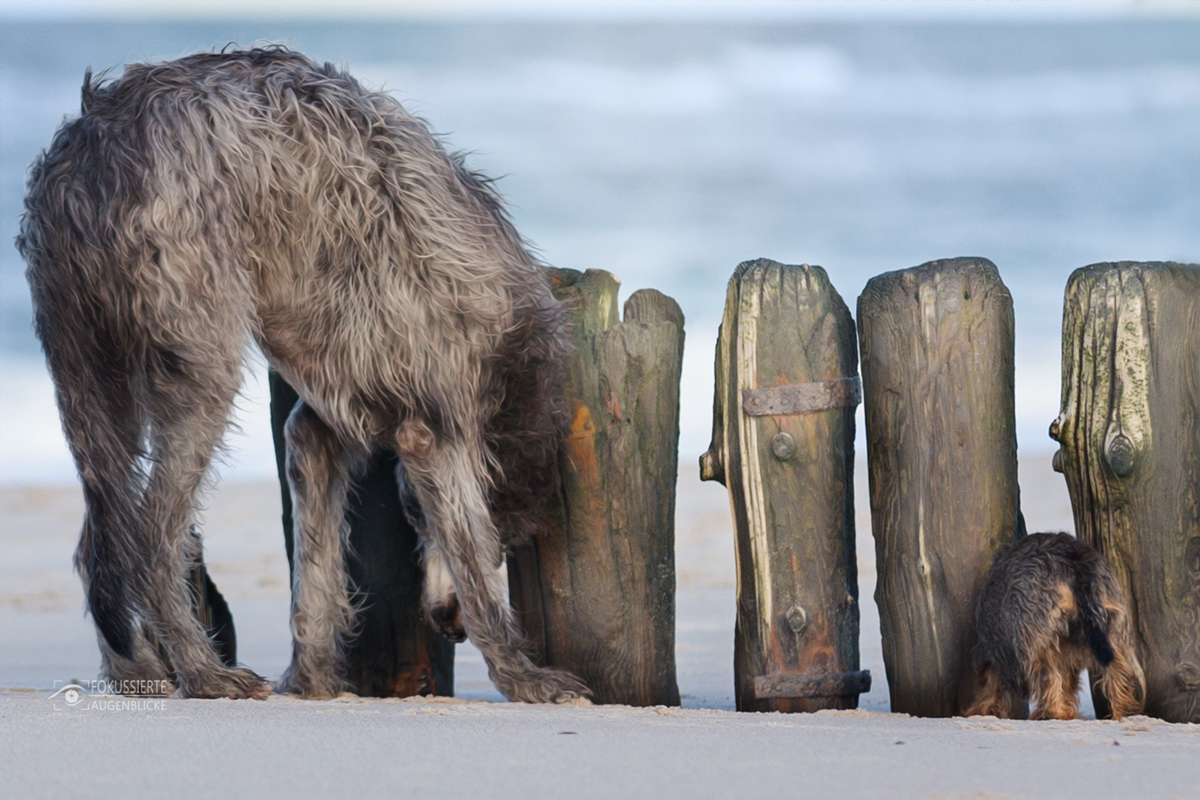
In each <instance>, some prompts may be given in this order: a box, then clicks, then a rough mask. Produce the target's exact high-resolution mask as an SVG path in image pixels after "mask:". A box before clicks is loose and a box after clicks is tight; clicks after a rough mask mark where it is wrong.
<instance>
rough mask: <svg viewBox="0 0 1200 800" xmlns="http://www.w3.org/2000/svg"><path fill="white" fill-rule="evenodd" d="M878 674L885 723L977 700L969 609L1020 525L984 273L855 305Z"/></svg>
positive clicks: (994, 309)
mask: <svg viewBox="0 0 1200 800" xmlns="http://www.w3.org/2000/svg"><path fill="white" fill-rule="evenodd" d="M858 329H859V338H860V342H861V348H862V362H863V363H862V378H863V393H864V406H865V411H866V427H867V459H868V464H869V475H870V492H871V523H872V531H873V533H874V537H875V551H876V558H877V569H878V575H879V580H878V584H877V586H876V590H875V600H876V602H877V603H878V604H879V617H880V627H881V633H882V636H883V655H884V663H885V665H886V668H887V678H888V686H889V690H890V693H891V701H892V710H893V711H897V712H905V713H909V714H914V715H919V716H931V717H937V716H951V715H955V714H958V713H960V712H961V711H962V709H963V708H965V707H966V706H967V705H968V704H969V703H970V701H971V699H972V698H973V696H974V693H975V685H976V684H975V675H974V669H973V666H972V654H971V650H972V648H973V647H974V645H975V598H976V595H977V593H978V590H979V587H980V585H981V584H982V582H983V579H984V577H985V576H986V575H987V571H988V569H989V568H990V567H991V562H992V558H993V556H994V555H995V553H996V550H998V549H999V548H1000V547H1001V546H1002V545H1003V544H1005V543H1007V542H1008V541H1010V540H1011V539H1012V538H1013V536H1014V534H1015V532H1016V531H1017V529H1018V526H1019V525H1021V526H1022V527H1023V524H1022V523H1020V521H1019V520H1020V517H1019V500H1018V489H1017V439H1016V430H1015V414H1014V406H1013V312H1012V298H1011V296H1010V295H1009V292H1008V289H1007V288H1005V286H1004V284H1003V282H1001V280H1000V276H999V273H998V272H997V271H996V267H995V265H993V264H992V263H991V262H990V261H987V260H986V259H981V258H979V259H976V258H958V259H948V260H944V261H933V262H929V263H927V264H924V265H922V266H920V267H914V268H912V269H906V270H899V271H896V272H889V273H885V274H883V275H879V276H877V277H875V278H872V279H871V280H870V282H868V283H867V286H866V288H865V289H864V290H863V293H862V296H861V297H859V299H858Z"/></svg>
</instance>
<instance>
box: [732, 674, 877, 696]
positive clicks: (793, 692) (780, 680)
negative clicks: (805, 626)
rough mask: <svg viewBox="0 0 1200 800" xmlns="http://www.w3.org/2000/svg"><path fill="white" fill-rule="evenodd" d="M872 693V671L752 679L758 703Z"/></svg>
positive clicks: (772, 676) (768, 676)
mask: <svg viewBox="0 0 1200 800" xmlns="http://www.w3.org/2000/svg"><path fill="white" fill-rule="evenodd" d="M869 691H871V671H870V670H866V669H864V670H859V671H857V672H834V673H832V674H829V675H767V676H765V677H762V678H755V679H754V695H755V697H757V698H758V699H760V700H766V699H769V698H771V699H774V698H778V699H787V698H791V697H849V696H853V695H860V694H863V693H865V692H869Z"/></svg>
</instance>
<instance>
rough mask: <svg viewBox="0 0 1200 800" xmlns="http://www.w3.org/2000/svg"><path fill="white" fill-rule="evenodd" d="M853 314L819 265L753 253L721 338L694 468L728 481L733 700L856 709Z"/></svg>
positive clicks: (867, 681)
mask: <svg viewBox="0 0 1200 800" xmlns="http://www.w3.org/2000/svg"><path fill="white" fill-rule="evenodd" d="M859 387H860V384H859V379H858V353H857V350H856V346H855V336H854V320H853V319H852V318H851V317H850V311H849V309H847V308H846V304H845V303H844V302H843V301H842V298H841V296H840V295H838V293H837V291H836V290H835V289H834V288H833V285H832V284H831V283H830V282H829V277H828V276H827V275H826V274H825V270H823V269H821V268H820V267H811V266H807V265H805V266H798V267H797V266H788V265H784V264H777V263H775V262H774V261H767V260H759V261H747V262H746V263H744V264H741V265H739V266H738V268H737V270H736V271H735V272H734V273H733V277H732V278H731V279H730V281H729V289H728V292H727V294H726V300H725V318H724V321H723V322H722V324H721V333H720V336H719V338H718V341H717V356H716V385H715V393H714V400H713V438H712V444H711V446H710V447H709V450H708V452H707V453H705V454H704V455H703V456H702V457H701V459H700V477H701V479H703V480H716V481H720V482H721V483H723V484H725V486H726V487H727V488H728V489H729V503H730V507H731V510H732V513H733V521H734V527H735V529H736V530H735V536H736V545H737V547H736V552H737V574H738V609H737V612H738V613H737V628H736V631H735V635H734V662H733V663H734V681H735V684H736V697H737V708H738V710H739V711H816V710H818V709H822V708H855V707H857V706H858V695H859V693H861V692H865V691H867V690H868V689H870V686H871V676H870V673H868V672H865V671H859V663H858V567H857V563H856V561H855V554H854V408H855V406H857V405H858V403H859V400H860V388H859Z"/></svg>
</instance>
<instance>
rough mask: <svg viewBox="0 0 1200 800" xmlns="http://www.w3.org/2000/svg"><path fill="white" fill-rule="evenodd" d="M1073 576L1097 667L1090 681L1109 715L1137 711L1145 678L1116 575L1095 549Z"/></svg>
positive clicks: (1143, 695)
mask: <svg viewBox="0 0 1200 800" xmlns="http://www.w3.org/2000/svg"><path fill="white" fill-rule="evenodd" d="M1075 575H1076V586H1075V597H1076V601H1077V602H1078V604H1079V621H1080V627H1081V628H1082V630H1083V635H1084V639H1085V640H1086V641H1087V644H1088V647H1089V648H1090V649H1091V651H1092V654H1093V655H1094V656H1095V657H1096V665H1097V666H1098V667H1099V670H1098V672H1099V675H1098V676H1094V677H1093V681H1094V683H1095V685H1096V686H1097V688H1099V690H1100V693H1101V694H1102V695H1103V696H1104V698H1105V699H1106V700H1107V701H1108V704H1109V712H1110V714H1111V716H1112V718H1113V719H1121V718H1123V717H1126V716H1129V715H1130V714H1137V713H1140V712H1141V711H1142V709H1143V708H1144V705H1145V700H1146V676H1145V673H1144V672H1143V670H1142V665H1141V662H1140V661H1139V660H1138V656H1137V642H1136V636H1135V634H1134V630H1133V624H1132V620H1131V619H1130V617H1129V612H1128V610H1127V609H1126V606H1125V601H1124V595H1123V593H1122V591H1121V586H1120V584H1119V583H1118V582H1117V576H1116V575H1115V574H1113V570H1112V567H1111V566H1109V564H1108V562H1107V561H1105V560H1104V557H1103V556H1101V555H1100V554H1098V553H1095V552H1092V553H1090V554H1086V555H1085V556H1084V557H1082V558H1080V559H1079V562H1078V569H1077V571H1076V573H1075Z"/></svg>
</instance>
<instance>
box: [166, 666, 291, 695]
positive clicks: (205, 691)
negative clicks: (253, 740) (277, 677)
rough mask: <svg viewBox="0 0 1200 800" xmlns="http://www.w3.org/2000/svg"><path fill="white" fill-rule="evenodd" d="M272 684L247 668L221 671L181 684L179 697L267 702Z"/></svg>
mask: <svg viewBox="0 0 1200 800" xmlns="http://www.w3.org/2000/svg"><path fill="white" fill-rule="evenodd" d="M269 694H271V684H270V683H269V682H268V681H267V680H266V679H265V678H263V677H262V676H261V675H259V674H258V673H256V672H253V671H251V670H248V669H245V668H238V669H221V670H216V671H213V672H209V673H205V674H203V675H199V676H196V677H194V678H190V679H184V680H182V681H181V682H180V686H179V690H178V691H177V692H176V695H177V696H179V697H193V698H217V697H228V698H231V699H233V700H266V699H267V696H268V695H269Z"/></svg>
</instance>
